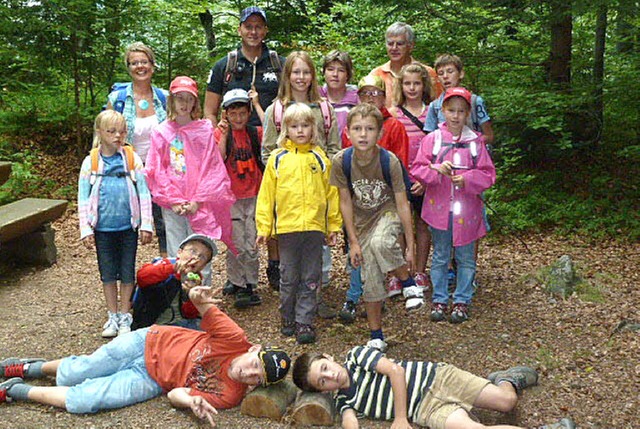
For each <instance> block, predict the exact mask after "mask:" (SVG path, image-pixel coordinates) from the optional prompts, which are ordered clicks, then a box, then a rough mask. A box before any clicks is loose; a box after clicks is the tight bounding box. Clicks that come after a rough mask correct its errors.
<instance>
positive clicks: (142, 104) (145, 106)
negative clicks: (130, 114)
mask: <svg viewBox="0 0 640 429" xmlns="http://www.w3.org/2000/svg"><path fill="white" fill-rule="evenodd" d="M137 105H138V108H140V110H147V109H148V108H149V106H150V105H151V104H149V102H148V101H147V99H146V98H145V97H140V98H139V99H138V103H137Z"/></svg>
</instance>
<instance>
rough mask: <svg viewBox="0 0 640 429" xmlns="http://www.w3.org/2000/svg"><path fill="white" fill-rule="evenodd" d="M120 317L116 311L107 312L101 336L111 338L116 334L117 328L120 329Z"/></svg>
mask: <svg viewBox="0 0 640 429" xmlns="http://www.w3.org/2000/svg"><path fill="white" fill-rule="evenodd" d="M119 322H120V317H119V316H118V313H112V312H109V319H107V322H106V323H105V324H104V325H103V326H102V338H113V337H115V336H116V335H118V330H119V329H120V325H119Z"/></svg>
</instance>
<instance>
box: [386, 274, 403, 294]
mask: <svg viewBox="0 0 640 429" xmlns="http://www.w3.org/2000/svg"><path fill="white" fill-rule="evenodd" d="M401 294H402V284H401V283H400V279H399V278H397V277H395V276H391V278H390V279H389V284H387V298H393V297H394V296H398V295H401Z"/></svg>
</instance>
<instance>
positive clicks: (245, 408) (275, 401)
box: [240, 380, 298, 421]
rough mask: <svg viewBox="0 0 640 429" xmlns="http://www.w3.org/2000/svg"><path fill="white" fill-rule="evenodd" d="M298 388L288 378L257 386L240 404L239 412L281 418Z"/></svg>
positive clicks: (273, 418)
mask: <svg viewBox="0 0 640 429" xmlns="http://www.w3.org/2000/svg"><path fill="white" fill-rule="evenodd" d="M297 391H298V388H297V387H296V386H295V385H294V384H293V383H292V382H291V381H289V380H284V381H282V382H280V383H276V384H274V385H271V386H269V387H257V388H256V389H255V390H253V391H252V392H251V393H249V394H248V395H247V396H246V397H245V398H244V400H243V401H242V405H241V406H240V412H241V413H242V414H246V415H249V416H253V417H267V418H270V419H272V420H278V421H279V420H281V419H282V416H284V414H285V413H286V411H287V408H288V407H289V405H290V404H291V403H292V402H293V401H294V400H295V399H296V393H297Z"/></svg>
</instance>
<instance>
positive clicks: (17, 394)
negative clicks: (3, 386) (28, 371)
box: [7, 383, 33, 401]
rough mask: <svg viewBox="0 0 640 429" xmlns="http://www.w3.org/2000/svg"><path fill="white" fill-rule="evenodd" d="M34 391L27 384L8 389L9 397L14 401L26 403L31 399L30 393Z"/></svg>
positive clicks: (15, 385)
mask: <svg viewBox="0 0 640 429" xmlns="http://www.w3.org/2000/svg"><path fill="white" fill-rule="evenodd" d="M31 389H33V386H32V385H30V384H26V383H19V384H14V385H13V386H11V387H10V388H9V389H7V395H8V396H10V397H11V399H13V400H14V401H26V400H27V399H29V396H28V395H29V391H30V390H31Z"/></svg>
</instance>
